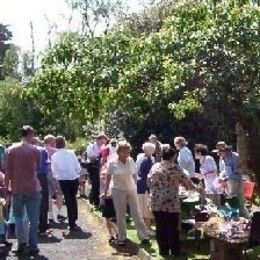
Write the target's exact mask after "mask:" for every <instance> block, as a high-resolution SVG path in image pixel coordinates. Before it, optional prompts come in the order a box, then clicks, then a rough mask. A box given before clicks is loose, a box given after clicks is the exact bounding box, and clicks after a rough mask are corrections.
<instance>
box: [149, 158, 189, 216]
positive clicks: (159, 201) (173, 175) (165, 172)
mask: <svg viewBox="0 0 260 260" xmlns="http://www.w3.org/2000/svg"><path fill="white" fill-rule="evenodd" d="M180 184H183V185H184V186H188V187H189V186H192V184H191V181H190V180H189V178H188V177H187V175H186V174H185V173H184V172H183V170H182V169H181V168H180V167H179V165H176V164H174V163H172V162H169V161H162V162H160V163H155V164H154V165H153V167H152V169H151V172H150V173H149V175H148V186H149V187H150V194H151V210H152V211H164V212H177V213H178V212H180V210H181V207H180V199H179V186H180Z"/></svg>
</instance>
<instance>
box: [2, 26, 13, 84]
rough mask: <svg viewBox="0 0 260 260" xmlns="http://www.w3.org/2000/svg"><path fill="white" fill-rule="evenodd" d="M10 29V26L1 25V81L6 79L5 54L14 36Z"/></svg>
mask: <svg viewBox="0 0 260 260" xmlns="http://www.w3.org/2000/svg"><path fill="white" fill-rule="evenodd" d="M8 27H9V26H8V25H4V24H2V23H0V80H2V79H4V77H3V72H2V66H3V62H4V57H5V53H6V51H7V50H8V48H9V47H10V44H9V43H8V41H10V40H11V39H12V37H13V34H12V32H11V31H10V30H9V28H8Z"/></svg>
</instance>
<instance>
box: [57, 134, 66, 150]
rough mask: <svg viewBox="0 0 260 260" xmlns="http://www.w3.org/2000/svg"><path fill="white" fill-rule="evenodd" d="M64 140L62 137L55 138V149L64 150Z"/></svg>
mask: <svg viewBox="0 0 260 260" xmlns="http://www.w3.org/2000/svg"><path fill="white" fill-rule="evenodd" d="M65 144H66V140H65V137H64V136H61V135H59V136H57V137H56V148H57V149H62V148H65Z"/></svg>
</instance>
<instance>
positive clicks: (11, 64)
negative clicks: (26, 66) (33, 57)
mask: <svg viewBox="0 0 260 260" xmlns="http://www.w3.org/2000/svg"><path fill="white" fill-rule="evenodd" d="M18 65H19V48H18V47H17V46H15V45H13V44H12V45H10V47H9V49H8V50H7V51H6V53H5V57H4V61H3V66H2V75H3V77H4V78H6V77H13V78H19V77H20V75H19V72H18Z"/></svg>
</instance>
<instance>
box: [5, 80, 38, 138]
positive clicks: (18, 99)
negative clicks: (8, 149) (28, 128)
mask: <svg viewBox="0 0 260 260" xmlns="http://www.w3.org/2000/svg"><path fill="white" fill-rule="evenodd" d="M22 91H23V88H22V86H21V83H20V82H19V81H18V80H17V79H12V78H6V79H5V80H4V81H0V125H1V129H0V136H1V137H2V138H4V139H7V140H9V141H17V140H19V139H20V129H21V126H22V125H23V124H32V125H33V126H35V128H36V129H37V128H38V129H39V128H40V127H39V122H40V114H39V112H38V111H37V109H36V108H35V104H34V103H32V102H28V101H27V100H25V99H24V98H23V97H22Z"/></svg>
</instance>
